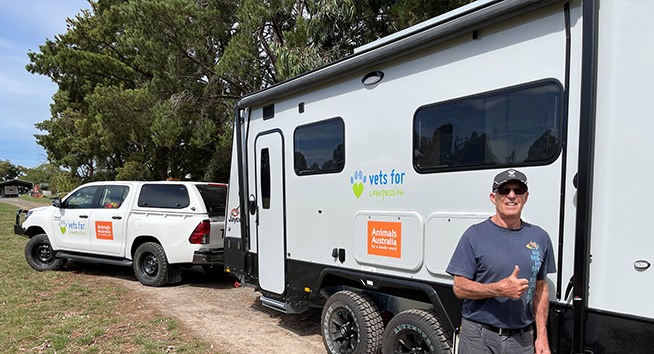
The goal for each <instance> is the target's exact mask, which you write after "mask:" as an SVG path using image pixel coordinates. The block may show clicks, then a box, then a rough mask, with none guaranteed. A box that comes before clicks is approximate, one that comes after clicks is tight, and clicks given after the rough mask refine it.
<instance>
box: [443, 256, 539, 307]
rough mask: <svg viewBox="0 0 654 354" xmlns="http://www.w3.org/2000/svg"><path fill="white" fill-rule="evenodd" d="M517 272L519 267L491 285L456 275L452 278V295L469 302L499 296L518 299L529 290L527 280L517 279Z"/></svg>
mask: <svg viewBox="0 0 654 354" xmlns="http://www.w3.org/2000/svg"><path fill="white" fill-rule="evenodd" d="M518 272H520V267H518V266H517V265H516V266H515V268H514V269H513V273H511V275H509V276H508V277H506V278H504V279H502V280H500V281H498V282H497V283H491V284H481V283H478V282H475V281H472V280H470V279H467V278H465V277H462V276H459V275H457V276H455V277H454V294H455V295H456V296H457V297H458V298H460V299H470V300H479V299H488V298H491V297H500V296H505V297H509V298H512V299H519V298H520V297H521V296H522V294H524V293H525V291H527V289H529V280H527V279H519V278H518Z"/></svg>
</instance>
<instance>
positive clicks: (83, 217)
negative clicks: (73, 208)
mask: <svg viewBox="0 0 654 354" xmlns="http://www.w3.org/2000/svg"><path fill="white" fill-rule="evenodd" d="M79 217H80V219H88V218H89V216H88V215H80V216H79Z"/></svg>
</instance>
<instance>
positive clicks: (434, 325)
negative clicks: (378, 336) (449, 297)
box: [382, 310, 452, 354]
mask: <svg viewBox="0 0 654 354" xmlns="http://www.w3.org/2000/svg"><path fill="white" fill-rule="evenodd" d="M451 338H452V337H451V336H450V335H449V334H448V332H447V331H445V329H444V328H443V325H442V324H441V323H440V321H438V318H437V317H436V316H435V315H434V314H433V313H431V312H427V311H423V310H407V311H404V312H400V313H399V314H398V315H396V316H395V317H393V318H392V319H391V320H390V322H388V326H386V330H385V331H384V342H383V345H382V353H383V354H404V353H407V354H409V353H410V354H450V353H451V343H452V340H451Z"/></svg>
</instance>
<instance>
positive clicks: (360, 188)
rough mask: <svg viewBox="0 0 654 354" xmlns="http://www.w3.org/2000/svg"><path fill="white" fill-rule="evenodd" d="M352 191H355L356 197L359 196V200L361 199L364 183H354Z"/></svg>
mask: <svg viewBox="0 0 654 354" xmlns="http://www.w3.org/2000/svg"><path fill="white" fill-rule="evenodd" d="M352 190H353V191H354V195H356V196H357V199H359V197H360V196H361V194H362V193H363V183H354V184H353V185H352Z"/></svg>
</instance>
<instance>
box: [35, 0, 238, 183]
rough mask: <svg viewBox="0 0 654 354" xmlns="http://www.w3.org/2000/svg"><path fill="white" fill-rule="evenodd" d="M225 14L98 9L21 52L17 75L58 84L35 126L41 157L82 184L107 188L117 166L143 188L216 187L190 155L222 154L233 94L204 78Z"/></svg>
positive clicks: (180, 7)
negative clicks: (186, 183)
mask: <svg viewBox="0 0 654 354" xmlns="http://www.w3.org/2000/svg"><path fill="white" fill-rule="evenodd" d="M233 5H234V2H233V1H222V2H218V1H214V2H207V3H205V2H200V1H197V2H194V1H186V0H174V1H166V2H155V1H132V2H123V1H113V0H101V1H99V2H98V3H92V7H93V13H91V12H90V11H85V12H82V13H81V14H79V15H78V16H77V17H76V18H75V19H71V20H68V32H67V33H65V34H63V35H60V36H57V37H56V38H55V40H54V41H50V40H48V41H46V44H45V45H44V46H41V47H40V49H41V53H30V60H31V62H32V63H31V64H30V65H28V67H27V69H28V70H29V71H30V72H32V73H39V74H43V75H47V76H49V77H50V78H51V79H52V80H53V81H55V82H56V83H57V84H58V85H59V91H58V93H57V94H56V95H55V96H54V101H55V103H54V104H53V105H52V108H51V118H50V119H49V120H47V121H44V122H42V123H38V124H37V127H38V128H39V129H41V130H43V131H45V132H46V134H39V135H37V136H36V138H37V142H38V143H39V144H40V145H42V146H43V147H44V148H45V149H46V151H47V153H48V158H49V159H50V160H51V161H53V162H55V163H57V164H60V165H62V166H64V167H67V168H70V169H71V171H72V172H73V173H74V174H76V175H79V176H80V177H82V178H83V179H84V180H93V179H113V178H115V177H116V173H117V169H118V168H121V167H123V165H124V164H125V163H127V162H129V163H130V164H132V165H134V164H137V165H140V166H141V167H142V169H143V170H144V171H147V172H148V173H146V174H143V175H142V177H143V178H144V179H162V178H166V177H180V178H184V177H185V176H189V177H190V178H193V179H208V178H214V177H221V178H222V179H224V180H226V179H227V177H226V176H227V172H226V171H207V169H206V166H207V165H208V164H207V163H206V161H205V162H203V161H202V159H198V158H197V156H203V157H204V156H211V155H212V154H213V153H214V152H215V150H216V147H218V146H223V144H221V143H220V142H221V135H223V134H224V133H228V129H226V124H225V122H226V121H231V111H232V107H233V101H234V100H235V99H236V98H237V97H238V96H239V95H240V94H239V95H231V94H229V92H228V90H225V88H224V87H223V85H222V83H221V82H219V80H218V78H217V77H216V74H215V71H214V65H215V63H216V60H217V58H219V57H220V53H221V52H222V50H223V48H224V46H225V45H226V42H227V40H228V38H229V36H230V35H231V32H232V28H231V26H232V24H233V23H234V19H233V18H231V17H232V13H233ZM221 98H222V99H223V100H221ZM225 100H231V101H232V102H230V103H227V102H225ZM222 140H224V139H222ZM218 156H224V154H218ZM210 161H212V160H210ZM212 162H213V164H214V165H221V163H220V162H218V161H212ZM210 164H211V163H210Z"/></svg>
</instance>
